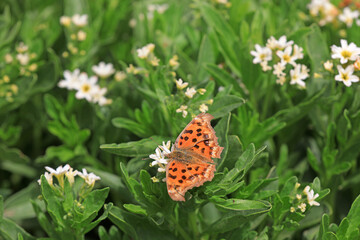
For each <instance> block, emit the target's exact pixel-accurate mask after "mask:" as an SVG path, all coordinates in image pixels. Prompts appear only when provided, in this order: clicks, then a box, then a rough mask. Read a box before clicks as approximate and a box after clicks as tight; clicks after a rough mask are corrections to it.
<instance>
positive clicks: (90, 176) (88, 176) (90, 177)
mask: <svg viewBox="0 0 360 240" xmlns="http://www.w3.org/2000/svg"><path fill="white" fill-rule="evenodd" d="M77 175H78V176H80V177H81V178H82V179H84V180H85V182H86V184H87V185H88V186H90V187H93V186H94V185H95V181H97V180H100V179H101V178H100V177H99V176H96V175H95V174H94V173H88V172H87V171H86V169H85V168H83V169H82V172H78V174H77Z"/></svg>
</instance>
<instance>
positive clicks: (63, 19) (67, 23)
mask: <svg viewBox="0 0 360 240" xmlns="http://www.w3.org/2000/svg"><path fill="white" fill-rule="evenodd" d="M60 24H61V25H63V26H65V27H68V26H70V24H71V17H68V16H61V17H60Z"/></svg>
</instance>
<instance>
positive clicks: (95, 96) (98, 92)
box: [91, 85, 109, 106]
mask: <svg viewBox="0 0 360 240" xmlns="http://www.w3.org/2000/svg"><path fill="white" fill-rule="evenodd" d="M106 92H107V88H100V86H99V85H95V86H94V87H93V90H92V92H91V100H92V102H93V103H98V104H99V105H100V106H104V105H106V104H108V103H109V101H108V99H107V98H106V97H105V94H106Z"/></svg>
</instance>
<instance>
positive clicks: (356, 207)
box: [346, 195, 360, 239]
mask: <svg viewBox="0 0 360 240" xmlns="http://www.w3.org/2000/svg"><path fill="white" fill-rule="evenodd" d="M347 219H348V221H349V228H348V231H347V232H346V236H347V237H348V238H349V239H350V234H351V233H352V232H353V231H355V230H358V228H359V227H360V195H359V196H358V197H357V198H356V199H355V201H354V202H353V204H352V205H351V208H350V211H349V213H348V215H347Z"/></svg>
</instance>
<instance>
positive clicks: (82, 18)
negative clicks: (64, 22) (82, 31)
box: [71, 14, 88, 27]
mask: <svg viewBox="0 0 360 240" xmlns="http://www.w3.org/2000/svg"><path fill="white" fill-rule="evenodd" d="M71 20H72V22H73V23H74V24H75V26H77V27H84V26H86V25H87V24H88V15H87V14H84V15H80V14H75V15H74V16H72V18H71Z"/></svg>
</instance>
